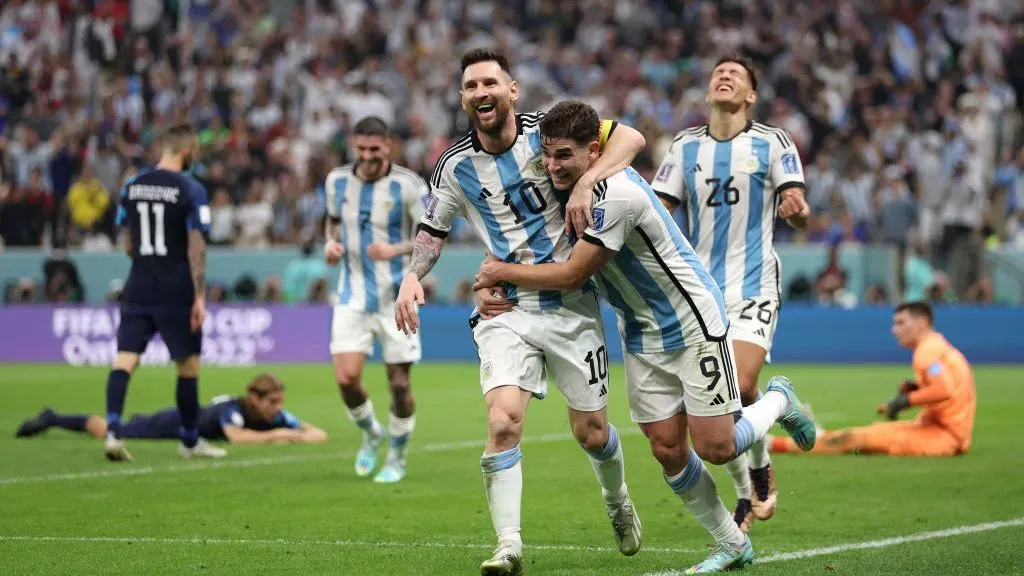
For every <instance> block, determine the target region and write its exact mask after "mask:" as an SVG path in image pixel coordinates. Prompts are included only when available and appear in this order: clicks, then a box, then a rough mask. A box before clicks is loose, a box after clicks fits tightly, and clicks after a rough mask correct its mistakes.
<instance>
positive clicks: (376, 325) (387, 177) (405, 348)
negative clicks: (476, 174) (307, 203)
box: [324, 117, 427, 482]
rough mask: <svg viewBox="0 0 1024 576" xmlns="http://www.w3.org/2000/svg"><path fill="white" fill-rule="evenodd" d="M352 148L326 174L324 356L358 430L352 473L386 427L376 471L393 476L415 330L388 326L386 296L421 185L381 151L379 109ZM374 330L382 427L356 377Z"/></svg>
mask: <svg viewBox="0 0 1024 576" xmlns="http://www.w3.org/2000/svg"><path fill="white" fill-rule="evenodd" d="M352 148H353V150H354V151H355V154H356V163H355V164H350V165H346V166H342V167H340V168H336V169H334V170H332V171H331V172H330V174H328V175H327V181H326V183H325V190H326V193H327V216H328V221H327V244H326V245H325V247H324V254H325V257H326V259H327V262H328V263H329V264H332V265H333V264H338V263H339V262H340V264H341V271H340V273H339V277H338V295H337V303H336V304H335V306H334V316H333V319H332V321H331V358H332V361H333V364H334V374H335V378H336V380H337V383H338V388H339V390H340V391H341V398H342V401H343V402H344V403H345V407H346V408H347V410H348V415H349V417H350V418H351V419H352V421H353V422H355V423H356V424H357V425H358V426H359V427H360V428H362V429H363V444H362V446H361V447H360V449H359V452H358V454H357V455H356V462H355V469H356V474H357V475H359V476H369V475H370V474H372V473H373V472H374V471H375V470H376V468H377V453H378V447H379V446H380V444H381V442H382V441H383V439H384V438H385V436H390V440H391V441H390V448H389V450H388V455H387V458H386V459H385V461H384V465H383V466H382V467H381V469H380V471H379V472H378V473H377V475H376V476H375V477H374V480H375V481H376V482H398V481H400V480H401V479H402V478H403V477H404V476H405V471H406V469H405V465H406V459H405V454H406V449H407V447H408V443H409V438H410V436H411V434H412V431H413V428H414V427H415V423H416V417H415V415H414V413H413V412H414V402H413V396H412V391H411V390H410V381H409V375H410V372H411V370H412V365H413V363H415V362H418V361H419V360H420V338H419V335H411V336H410V335H407V334H403V333H402V332H401V331H400V330H398V329H397V328H396V327H395V323H394V321H393V318H394V314H395V313H394V302H395V298H396V297H397V295H398V288H399V286H400V285H401V283H402V276H404V275H405V271H406V269H407V267H408V255H409V254H411V253H412V242H411V238H412V230H413V228H414V227H415V225H416V223H418V222H419V220H420V217H421V216H422V214H423V206H424V200H425V199H426V195H427V184H426V182H424V181H423V179H422V178H420V177H419V176H418V175H416V173H415V172H413V171H411V170H408V169H406V168H402V167H401V166H397V165H395V164H393V163H392V162H390V161H389V160H388V157H389V156H390V154H391V144H390V134H389V130H388V126H387V124H385V123H384V121H383V120H381V119H380V118H377V117H369V118H365V119H363V120H360V121H359V122H358V123H356V125H355V127H354V129H353V134H352ZM375 338H376V339H377V341H378V342H379V343H380V347H381V352H382V356H383V357H384V364H385V366H386V368H387V376H388V386H389V388H390V390H391V411H390V412H389V415H388V416H389V418H388V420H389V423H388V434H385V433H384V430H383V428H382V426H381V424H380V423H379V422H378V420H377V418H376V416H375V414H374V411H373V403H372V402H371V401H370V398H369V395H368V394H367V391H366V388H365V387H364V386H363V384H362V381H361V377H362V371H363V363H364V362H365V359H366V356H367V355H368V354H372V352H373V341H374V339H375Z"/></svg>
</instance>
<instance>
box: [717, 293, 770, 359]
mask: <svg viewBox="0 0 1024 576" xmlns="http://www.w3.org/2000/svg"><path fill="white" fill-rule="evenodd" d="M725 312H726V314H728V315H729V336H730V337H731V338H732V339H733V340H739V341H740V342H750V343H751V344H754V345H755V346H758V347H760V348H763V349H764V351H765V353H766V356H765V361H766V362H769V363H770V362H771V360H772V341H773V340H774V339H775V326H776V325H777V324H778V321H779V301H778V299H776V298H771V297H767V298H762V297H757V298H748V299H746V300H740V301H738V302H730V303H729V304H728V305H726V307H725Z"/></svg>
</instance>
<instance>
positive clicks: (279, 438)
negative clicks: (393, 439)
mask: <svg viewBox="0 0 1024 576" xmlns="http://www.w3.org/2000/svg"><path fill="white" fill-rule="evenodd" d="M284 395H285V392H284V384H282V383H281V381H280V380H279V379H278V378H277V377H276V376H274V375H273V374H260V375H258V376H256V377H255V378H253V379H252V380H251V381H250V382H249V383H248V384H247V385H246V387H245V394H244V395H243V396H237V397H228V396H224V397H220V398H214V399H213V402H212V403H211V404H209V405H208V406H204V407H202V408H201V409H200V410H199V419H198V421H197V428H198V430H199V436H200V437H201V438H205V439H206V440H227V441H228V442H230V443H232V444H319V443H321V442H324V441H325V440H327V433H326V432H324V431H323V430H321V429H320V428H317V427H316V426H314V425H312V424H310V423H308V422H303V421H301V420H299V419H298V418H296V417H295V416H294V415H293V414H291V413H290V412H288V411H287V410H285V409H284V398H285V396H284ZM50 428H61V429H64V430H70V431H72V432H86V433H88V434H91V435H92V436H95V437H96V438H105V437H106V436H107V421H106V420H104V419H103V417H102V416H97V415H94V414H58V413H57V412H54V411H53V410H51V409H50V408H46V409H45V410H43V411H42V412H40V413H39V414H38V415H37V416H36V417H35V418H30V419H28V420H25V421H24V422H22V423H21V426H19V427H18V431H17V434H16V435H17V437H18V438H30V437H32V436H37V435H39V434H41V433H43V432H45V431H46V430H48V429H50ZM180 430H181V415H180V414H179V412H178V409H177V408H167V409H165V410H160V411H159V412H154V413H152V414H136V415H134V416H132V417H131V419H130V420H128V421H127V422H125V423H124V425H123V426H122V427H121V437H122V438H143V439H148V440H171V439H177V438H179V437H180Z"/></svg>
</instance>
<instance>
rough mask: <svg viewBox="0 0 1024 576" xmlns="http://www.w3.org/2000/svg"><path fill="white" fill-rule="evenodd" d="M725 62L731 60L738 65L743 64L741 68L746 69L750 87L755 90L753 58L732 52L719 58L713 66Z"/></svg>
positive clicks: (755, 78) (755, 77)
mask: <svg viewBox="0 0 1024 576" xmlns="http://www.w3.org/2000/svg"><path fill="white" fill-rule="evenodd" d="M726 62H732V63H734V64H739V65H740V66H743V69H744V70H746V71H747V76H748V77H749V78H750V87H751V88H753V89H754V92H757V72H754V61H753V60H751V59H750V58H747V57H746V56H744V55H743V54H740V53H738V52H737V53H733V54H727V55H725V56H722V57H721V58H719V59H718V62H715V68H718V67H719V66H721V65H722V64H725V63H726ZM715 68H712V70H714V69H715Z"/></svg>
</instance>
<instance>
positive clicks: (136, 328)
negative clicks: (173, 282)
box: [117, 306, 203, 360]
mask: <svg viewBox="0 0 1024 576" xmlns="http://www.w3.org/2000/svg"><path fill="white" fill-rule="evenodd" d="M191 320H192V309H191V308H184V307H182V308H178V307H174V308H155V307H154V308H149V309H147V308H145V307H139V306H131V307H127V306H122V307H121V324H120V325H119V326H118V327H117V351H118V352H132V353H134V354H142V353H143V352H144V351H145V350H146V346H147V345H149V341H150V340H151V339H152V338H153V335H154V334H156V333H159V334H160V337H161V338H163V341H164V344H166V345H167V351H168V352H170V354H171V359H173V360H184V359H186V358H188V357H189V356H198V355H199V354H200V353H201V352H202V348H203V332H202V330H200V331H198V332H193V331H192V324H191Z"/></svg>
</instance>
